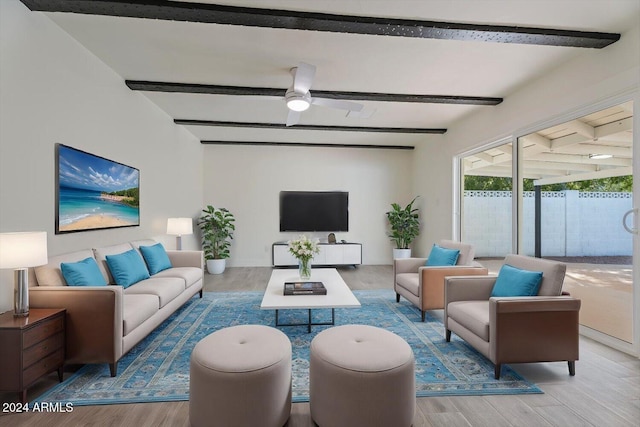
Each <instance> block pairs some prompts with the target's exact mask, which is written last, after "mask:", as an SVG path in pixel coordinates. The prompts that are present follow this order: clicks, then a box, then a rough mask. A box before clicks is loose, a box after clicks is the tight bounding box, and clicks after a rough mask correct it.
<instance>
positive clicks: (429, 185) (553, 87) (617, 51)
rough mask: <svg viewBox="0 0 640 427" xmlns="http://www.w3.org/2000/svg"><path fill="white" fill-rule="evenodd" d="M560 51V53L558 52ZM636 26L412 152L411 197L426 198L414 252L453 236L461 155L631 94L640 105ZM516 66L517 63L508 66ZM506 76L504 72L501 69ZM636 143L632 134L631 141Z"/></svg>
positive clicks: (639, 34) (639, 48) (639, 39)
mask: <svg viewBox="0 0 640 427" xmlns="http://www.w3.org/2000/svg"><path fill="white" fill-rule="evenodd" d="M559 49H561V48H559ZM639 52H640V26H639V25H638V24H636V26H635V27H634V28H632V29H630V30H629V31H626V32H623V34H622V38H621V39H620V41H618V42H617V43H615V44H613V45H611V46H608V47H606V48H604V49H584V51H583V52H581V54H580V56H577V57H576V58H575V59H573V60H571V61H569V62H567V63H565V64H562V65H560V66H559V67H558V68H557V69H555V70H551V71H549V72H548V73H547V74H546V75H544V76H543V77H541V78H540V79H538V80H536V81H533V82H531V83H529V84H527V85H526V86H524V87H522V88H519V90H517V91H516V92H515V93H512V94H504V98H505V100H504V102H503V103H502V104H500V105H498V106H496V107H487V108H486V109H483V110H482V111H480V112H479V113H477V114H474V115H472V116H469V117H468V118H466V119H463V120H461V121H458V122H456V123H455V125H454V126H450V128H449V131H448V132H447V133H446V134H445V135H444V136H443V141H442V142H441V143H437V144H433V143H432V144H425V145H422V146H420V147H418V148H417V150H416V153H415V163H416V164H427V165H429V167H428V168H418V167H416V168H415V169H414V184H413V185H414V192H416V193H421V194H427V195H428V206H427V211H428V218H429V219H428V221H427V227H426V228H425V229H424V231H423V232H422V233H421V235H420V237H419V239H418V242H416V247H417V249H418V251H422V252H424V251H428V248H429V247H430V246H431V244H432V243H433V242H435V241H437V240H439V239H442V238H447V237H451V235H452V227H453V222H452V217H453V216H452V209H453V205H452V203H453V200H452V195H453V190H454V188H453V162H452V158H453V157H454V156H455V155H457V154H460V153H462V152H464V151H466V150H469V149H471V148H474V147H478V146H481V145H483V144H487V143H490V142H493V141H497V140H499V139H501V138H504V137H507V136H509V135H514V134H516V135H523V134H527V133H530V132H532V131H534V130H535V128H536V126H538V128H542V127H543V123H546V124H547V125H549V122H550V121H553V120H554V119H555V118H559V117H563V118H564V120H568V119H570V118H574V117H580V116H581V115H584V110H585V109H588V108H590V107H591V106H594V105H596V104H597V103H606V102H607V100H608V99H612V98H614V97H618V96H621V94H625V93H626V94H630V95H629V96H631V97H635V100H636V108H637V106H638V105H640V102H638V101H640V95H639V94H638V90H639V87H640V55H639ZM512 66H514V67H517V66H518V64H512ZM504 72H505V73H508V72H509V70H508V69H505V71H504ZM634 138H635V140H636V142H637V138H638V137H637V132H636V136H634Z"/></svg>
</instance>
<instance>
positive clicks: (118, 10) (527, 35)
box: [21, 0, 620, 49]
mask: <svg viewBox="0 0 640 427" xmlns="http://www.w3.org/2000/svg"><path fill="white" fill-rule="evenodd" d="M21 1H22V3H24V4H25V5H26V6H27V7H28V8H29V9H31V10H33V11H40V12H69V13H79V14H88V15H106V16H122V17H129V18H142V19H160V20H170V21H182V22H199V23H208V24H223V25H240V26H248V27H266V28H280V29H289V30H304V31H322V32H331V33H348V34H365V35H376V36H390V37H411V38H425V39H439V40H462V41H474V42H489V43H515V44H531V45H543V46H565V47H566V46H569V47H580V48H595V49H601V48H603V47H605V46H608V45H610V44H612V43H615V42H616V41H618V40H619V39H620V34H617V33H603V32H595V31H576V30H564V29H554V28H534V27H520V26H507V25H487V24H471V23H456V22H438V21H422V20H412V19H398V18H385V17H369V16H355V15H335V14H328V13H317V12H299V11H292V10H278V9H258V8H249V7H234V6H222V5H216V4H209V3H191V2H179V1H164V0H142V1H135V2H132V1H124V0H111V1H109V0H100V1H95V0H93V1H90V0H21Z"/></svg>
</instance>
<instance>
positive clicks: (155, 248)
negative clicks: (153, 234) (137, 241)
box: [138, 243, 171, 275]
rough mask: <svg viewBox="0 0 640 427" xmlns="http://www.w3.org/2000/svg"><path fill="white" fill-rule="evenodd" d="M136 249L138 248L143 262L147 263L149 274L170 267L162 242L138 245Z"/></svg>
mask: <svg viewBox="0 0 640 427" xmlns="http://www.w3.org/2000/svg"><path fill="white" fill-rule="evenodd" d="M138 249H140V253H141V254H142V257H143V258H144V262H146V263H147V267H148V268H149V274H151V275H154V274H156V273H159V272H161V271H163V270H166V269H167V268H171V261H170V260H169V255H167V251H165V250H164V246H162V243H156V244H155V245H151V246H140V247H139V248H138Z"/></svg>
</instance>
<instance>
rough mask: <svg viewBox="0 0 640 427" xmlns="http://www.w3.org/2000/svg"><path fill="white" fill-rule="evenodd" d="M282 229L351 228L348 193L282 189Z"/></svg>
mask: <svg viewBox="0 0 640 427" xmlns="http://www.w3.org/2000/svg"><path fill="white" fill-rule="evenodd" d="M280 231H349V193H348V192H346V191H281V192H280Z"/></svg>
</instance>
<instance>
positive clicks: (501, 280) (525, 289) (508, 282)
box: [491, 264, 542, 297]
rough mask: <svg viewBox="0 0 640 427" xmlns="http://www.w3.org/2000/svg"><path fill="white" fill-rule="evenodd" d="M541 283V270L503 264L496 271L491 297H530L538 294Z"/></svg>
mask: <svg viewBox="0 0 640 427" xmlns="http://www.w3.org/2000/svg"><path fill="white" fill-rule="evenodd" d="M541 283H542V272H541V271H529V270H522V269H519V268H516V267H513V266H511V265H508V264H505V265H503V266H502V268H501V269H500V272H499V273H498V278H497V279H496V283H495V285H493V291H491V296H492V297H531V296H534V295H538V291H539V290H540V284H541Z"/></svg>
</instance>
